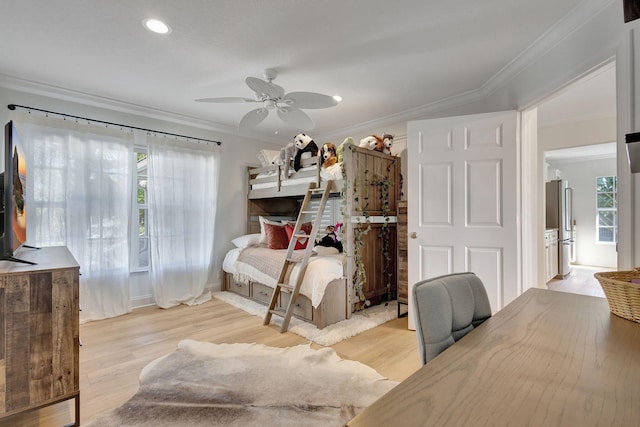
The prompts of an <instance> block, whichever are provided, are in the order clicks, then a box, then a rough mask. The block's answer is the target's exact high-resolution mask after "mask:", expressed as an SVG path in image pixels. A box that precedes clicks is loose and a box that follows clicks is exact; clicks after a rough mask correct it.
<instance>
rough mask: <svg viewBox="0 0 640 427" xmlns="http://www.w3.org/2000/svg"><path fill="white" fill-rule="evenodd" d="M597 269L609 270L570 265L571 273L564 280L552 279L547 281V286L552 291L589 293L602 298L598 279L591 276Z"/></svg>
mask: <svg viewBox="0 0 640 427" xmlns="http://www.w3.org/2000/svg"><path fill="white" fill-rule="evenodd" d="M599 271H610V269H606V268H600V267H589V266H584V265H572V266H571V274H570V275H569V277H567V278H566V279H564V280H558V279H553V280H551V281H550V282H549V283H547V288H549V289H551V290H554V291H562V292H569V293H574V294H583V295H591V296H596V297H602V298H604V292H603V291H602V287H601V286H600V283H599V282H598V280H597V279H596V278H595V277H593V275H594V273H597V272H599Z"/></svg>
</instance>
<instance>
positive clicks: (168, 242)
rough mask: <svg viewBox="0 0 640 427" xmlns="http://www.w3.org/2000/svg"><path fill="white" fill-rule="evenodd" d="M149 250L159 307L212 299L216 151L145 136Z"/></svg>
mask: <svg viewBox="0 0 640 427" xmlns="http://www.w3.org/2000/svg"><path fill="white" fill-rule="evenodd" d="M147 142H148V180H149V186H148V188H149V190H148V191H149V193H148V194H149V228H148V230H149V247H150V248H149V249H150V264H151V267H150V270H151V271H150V275H151V286H152V288H153V296H154V299H155V302H156V304H157V305H158V306H160V307H163V308H168V307H172V306H175V305H178V304H187V305H194V304H200V303H202V302H205V301H208V300H209V299H211V292H210V291H209V290H207V287H206V284H207V278H208V272H209V266H210V265H211V257H212V252H213V245H214V240H213V237H214V233H213V232H214V224H215V216H216V194H217V188H218V183H217V181H218V174H219V169H220V168H219V161H220V160H219V150H218V149H217V146H215V145H214V144H204V143H192V142H185V141H180V140H174V139H170V138H165V137H156V136H153V135H149V136H148V137H147Z"/></svg>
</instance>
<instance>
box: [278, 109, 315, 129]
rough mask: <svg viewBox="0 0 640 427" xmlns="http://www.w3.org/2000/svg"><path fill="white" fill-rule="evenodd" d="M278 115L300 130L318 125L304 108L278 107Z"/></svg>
mask: <svg viewBox="0 0 640 427" xmlns="http://www.w3.org/2000/svg"><path fill="white" fill-rule="evenodd" d="M278 116H279V117H280V119H282V121H283V122H285V123H286V124H288V125H291V126H293V127H295V128H298V129H300V130H311V129H313V128H314V127H315V126H316V125H315V123H313V120H311V117H309V116H308V115H307V113H305V112H304V111H302V110H299V109H297V108H291V107H282V108H278Z"/></svg>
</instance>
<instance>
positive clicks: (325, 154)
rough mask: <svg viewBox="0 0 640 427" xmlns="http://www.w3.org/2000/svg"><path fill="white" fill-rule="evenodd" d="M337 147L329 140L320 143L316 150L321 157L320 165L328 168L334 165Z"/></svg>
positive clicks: (336, 157) (336, 158) (336, 159)
mask: <svg viewBox="0 0 640 427" xmlns="http://www.w3.org/2000/svg"><path fill="white" fill-rule="evenodd" d="M337 151H338V147H336V146H335V144H333V143H331V142H325V143H324V144H322V148H320V151H319V152H318V155H319V156H320V157H321V159H322V167H323V168H325V169H326V168H328V167H330V166H333V165H335V164H336V163H337V162H338V153H337Z"/></svg>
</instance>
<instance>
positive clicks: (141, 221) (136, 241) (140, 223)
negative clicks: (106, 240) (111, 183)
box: [131, 146, 149, 271]
mask: <svg viewBox="0 0 640 427" xmlns="http://www.w3.org/2000/svg"><path fill="white" fill-rule="evenodd" d="M133 156H134V159H135V162H134V163H135V165H136V175H135V176H136V178H135V179H136V191H135V192H134V197H135V200H134V203H133V209H134V212H133V218H135V220H134V221H133V223H134V224H133V227H134V228H135V230H133V232H132V234H131V235H132V236H133V238H132V239H131V271H147V270H149V231H148V228H147V225H148V221H147V218H148V213H149V209H148V205H147V201H148V199H147V195H148V191H147V190H148V189H147V149H146V148H144V147H139V146H136V148H135V150H134V153H133Z"/></svg>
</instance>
